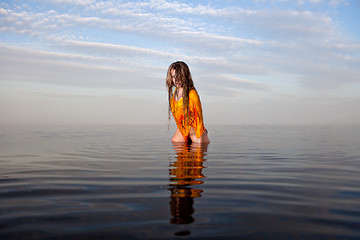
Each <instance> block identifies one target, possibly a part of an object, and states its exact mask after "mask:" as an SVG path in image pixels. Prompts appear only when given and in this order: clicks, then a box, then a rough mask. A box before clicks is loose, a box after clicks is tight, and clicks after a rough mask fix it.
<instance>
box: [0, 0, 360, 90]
mask: <svg viewBox="0 0 360 240" xmlns="http://www.w3.org/2000/svg"><path fill="white" fill-rule="evenodd" d="M307 2H308V3H311V4H322V3H321V2H319V1H317V2H314V1H307ZM50 3H51V2H50ZM344 3H345V1H337V4H344ZM62 4H63V5H64V6H63V9H66V8H67V6H66V5H67V4H70V3H69V2H68V1H67V0H66V1H63V2H62ZM75 4H77V5H81V6H82V8H83V10H84V11H83V12H82V14H77V12H76V9H75V10H72V11H64V12H63V13H61V12H60V10H57V9H46V10H44V11H43V12H36V9H30V10H25V9H23V10H21V8H20V10H16V9H18V8H15V7H14V8H13V9H11V8H7V9H4V8H2V9H1V11H0V14H1V22H0V31H3V32H5V33H6V32H12V33H18V34H24V35H30V36H32V37H34V38H35V39H39V40H40V41H42V43H41V45H42V46H47V47H45V49H41V51H40V52H42V53H41V54H40V55H41V56H44V54H45V52H46V51H47V49H46V48H48V49H49V48H52V49H51V51H50V52H49V55H47V56H48V57H50V56H51V55H53V56H55V55H54V53H55V52H56V51H58V53H59V54H57V55H56V58H58V59H54V57H52V58H50V60H49V61H50V62H52V63H53V64H55V63H58V62H59V61H60V60H59V59H63V62H61V63H59V64H62V65H61V66H62V67H64V68H65V66H66V68H71V66H70V64H69V63H72V62H76V63H77V64H78V65H77V68H78V69H81V68H82V66H84V68H83V69H85V66H86V64H90V66H94V65H96V66H95V68H93V67H92V68H93V69H98V71H99V73H100V72H101V73H102V74H105V73H104V70H100V68H109V69H111V71H115V72H117V71H119V67H118V66H123V67H122V68H123V69H125V68H128V69H132V70H131V71H134V72H136V70H135V69H137V68H139V67H141V68H142V69H144V71H146V74H148V75H154V74H151V72H152V71H161V70H160V67H162V68H166V67H167V66H168V64H169V63H170V62H171V61H172V60H174V61H175V60H178V59H181V60H185V61H187V62H189V63H190V64H191V65H192V66H193V68H194V71H195V72H198V73H200V74H203V75H202V76H203V77H205V76H206V75H210V76H212V77H211V78H212V79H214V78H217V79H218V80H217V81H213V83H214V84H215V83H216V82H217V83H218V85H219V83H222V84H225V86H224V89H225V88H231V87H234V88H237V87H242V86H239V85H238V84H234V83H235V82H236V81H235V82H234V81H232V80H231V79H234V78H240V79H242V78H244V77H243V76H244V75H254V76H260V77H261V78H262V79H264V80H265V79H266V78H269V77H270V78H271V76H272V75H277V74H281V73H285V74H288V73H292V74H294V75H297V76H298V77H297V78H295V79H292V81H299V82H300V83H301V84H300V85H304V86H308V87H316V86H321V85H322V84H327V83H329V84H328V86H332V87H340V86H344V85H347V84H352V83H354V82H357V79H356V75H357V74H358V73H359V72H358V71H359V70H357V69H356V68H354V67H355V66H356V65H357V63H358V62H359V58H358V52H359V45H358V43H352V42H351V41H348V40H346V39H344V38H339V34H340V33H339V31H338V26H337V24H336V21H334V20H333V19H332V18H331V17H330V16H329V15H327V14H325V13H319V12H311V11H297V10H282V9H279V8H278V9H276V10H274V9H262V10H257V9H244V8H240V7H236V6H235V7H222V8H215V7H212V6H210V5H207V6H205V5H201V4H198V5H193V4H187V3H180V2H171V1H165V0H153V1H137V2H131V1H130V2H117V1H96V2H95V1H77V2H76V3H75ZM56 5H57V4H56V3H54V6H56ZM95 33H96V34H99V35H100V36H101V35H102V34H104V35H109V34H110V35H111V36H115V37H118V38H120V39H121V38H122V37H124V38H125V37H127V36H129V35H130V36H131V37H132V38H134V39H135V41H133V43H129V44H127V45H126V44H120V43H108V42H106V40H105V41H104V40H103V39H92V38H91V35H93V34H95ZM83 39H87V41H83ZM139 41H141V43H139ZM114 42H116V41H114ZM120 42H121V40H120ZM147 42H148V44H147ZM35 47H36V46H35ZM25 52H26V51H25ZM17 53H18V52H17ZM61 53H62V54H61ZM12 54H14V53H12ZM34 57H35V59H37V58H39V55H37V54H35V56H34ZM65 63H67V64H68V65H66V64H65ZM14 64H15V63H14ZM329 66H331V67H329ZM50 69H51V68H50ZM29 71H30V69H29ZM121 71H123V70H121ZM124 71H125V70H124ZM129 71H130V70H129ZM73 72H74V73H75V72H76V71H75V70H73ZM125 72H126V71H125ZM95 75H96V74H94V76H95ZM140 75H141V74H139V76H140ZM155 75H157V76H160V74H155ZM339 75H342V76H344V77H345V78H346V79H345V80H340V79H338V76H339ZM124 76H128V77H129V78H132V79H133V78H135V76H138V75H136V74H134V75H132V74H130V73H126V74H125V75H124ZM331 76H334V77H331ZM335 76H336V77H335ZM207 78H210V77H207ZM90 79H91V77H90ZM248 80H249V79H248ZM113 82H116V81H113ZM117 86H119V85H117ZM134 86H136V85H134ZM145 86H147V85H146V84H145ZM252 87H253V88H254V89H267V88H266V87H265V88H259V87H258V85H257V84H256V82H255V81H253V85H252Z"/></svg>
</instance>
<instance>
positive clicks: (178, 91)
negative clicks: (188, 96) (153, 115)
mask: <svg viewBox="0 0 360 240" xmlns="http://www.w3.org/2000/svg"><path fill="white" fill-rule="evenodd" d="M183 92H184V88H182V87H178V88H176V91H175V98H176V99H177V100H179V99H180V98H182V96H183Z"/></svg>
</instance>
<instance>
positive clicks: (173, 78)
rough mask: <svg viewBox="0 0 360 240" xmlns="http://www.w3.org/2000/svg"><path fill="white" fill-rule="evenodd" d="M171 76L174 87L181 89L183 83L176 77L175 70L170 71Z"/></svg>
mask: <svg viewBox="0 0 360 240" xmlns="http://www.w3.org/2000/svg"><path fill="white" fill-rule="evenodd" d="M170 74H171V79H172V81H173V83H174V85H175V86H176V87H181V82H180V80H179V78H177V77H176V71H175V69H172V70H171V71H170Z"/></svg>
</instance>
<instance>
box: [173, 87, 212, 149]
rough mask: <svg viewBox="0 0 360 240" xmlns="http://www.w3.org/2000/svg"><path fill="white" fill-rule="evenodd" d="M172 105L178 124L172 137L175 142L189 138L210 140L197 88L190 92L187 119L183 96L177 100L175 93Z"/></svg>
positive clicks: (196, 140)
mask: <svg viewBox="0 0 360 240" xmlns="http://www.w3.org/2000/svg"><path fill="white" fill-rule="evenodd" d="M175 92H176V90H175ZM170 106H171V112H172V115H173V117H174V119H175V123H176V126H177V130H176V131H175V134H174V137H173V139H172V141H173V142H182V141H189V140H191V141H192V142H209V140H208V137H207V130H206V129H205V127H204V122H203V114H202V106H201V102H200V98H199V95H198V93H197V92H196V90H195V89H192V90H191V91H190V93H189V112H188V119H187V121H186V120H185V116H184V107H183V98H180V99H178V100H175V95H173V97H172V98H171V102H170ZM204 134H205V135H204ZM180 135H181V136H180ZM205 136H206V138H207V139H206V138H205ZM204 140H208V141H204Z"/></svg>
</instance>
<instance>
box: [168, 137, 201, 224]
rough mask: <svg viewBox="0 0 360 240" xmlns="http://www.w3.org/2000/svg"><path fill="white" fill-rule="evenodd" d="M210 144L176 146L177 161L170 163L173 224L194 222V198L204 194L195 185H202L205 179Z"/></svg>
mask: <svg viewBox="0 0 360 240" xmlns="http://www.w3.org/2000/svg"><path fill="white" fill-rule="evenodd" d="M207 146H208V144H195V143H192V144H188V143H178V144H174V149H175V152H176V157H175V159H174V160H173V161H172V162H171V163H170V169H169V170H170V185H169V186H170V188H169V190H170V192H171V201H170V207H171V215H172V216H173V218H172V219H171V220H170V222H171V223H172V224H189V223H192V222H194V218H193V217H192V214H193V213H194V208H193V204H194V198H198V197H201V193H202V192H203V191H202V190H201V189H199V188H195V187H193V186H194V185H201V184H203V183H204V181H203V178H205V176H204V174H203V173H202V170H203V168H204V166H203V162H204V161H205V160H206V159H204V157H205V156H206V151H207ZM197 187H198V186H197Z"/></svg>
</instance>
